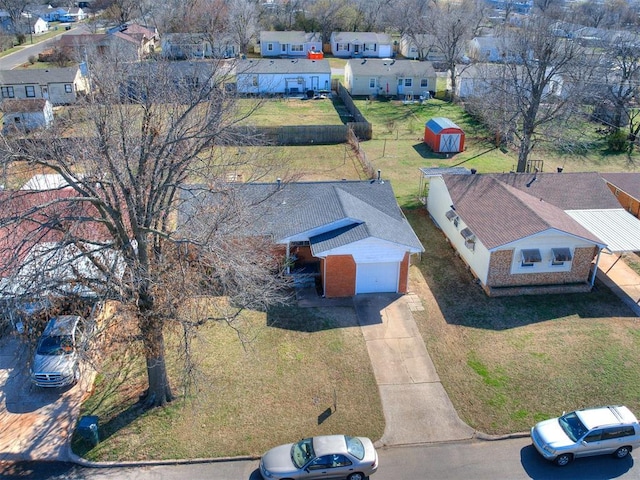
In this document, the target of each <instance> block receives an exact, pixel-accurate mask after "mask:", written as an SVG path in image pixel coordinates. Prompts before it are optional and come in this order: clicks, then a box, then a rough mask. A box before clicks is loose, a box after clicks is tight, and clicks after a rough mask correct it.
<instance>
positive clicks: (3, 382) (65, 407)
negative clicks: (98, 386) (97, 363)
mask: <svg viewBox="0 0 640 480" xmlns="http://www.w3.org/2000/svg"><path fill="white" fill-rule="evenodd" d="M28 364H29V348H28V346H27V344H26V343H25V342H24V341H23V340H22V339H21V338H20V337H19V336H18V335H17V334H15V333H14V334H10V335H7V336H6V337H4V338H2V339H0V462H5V461H17V460H62V461H64V460H69V458H70V457H69V441H70V438H69V436H70V435H71V433H72V432H73V428H74V426H75V423H76V421H77V417H78V414H79V411H80V405H81V404H82V399H83V396H84V394H85V393H86V391H87V385H91V380H92V379H91V378H90V377H92V375H86V374H84V372H83V375H82V380H81V381H80V382H79V383H78V384H77V385H75V386H73V387H70V388H69V387H67V388H52V389H41V388H38V387H35V386H33V385H32V384H31V381H30V379H29V366H28Z"/></svg>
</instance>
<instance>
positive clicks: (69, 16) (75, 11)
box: [60, 7, 87, 22]
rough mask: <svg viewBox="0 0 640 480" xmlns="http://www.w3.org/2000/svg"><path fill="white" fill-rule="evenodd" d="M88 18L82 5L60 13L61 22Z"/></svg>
mask: <svg viewBox="0 0 640 480" xmlns="http://www.w3.org/2000/svg"><path fill="white" fill-rule="evenodd" d="M86 18H87V14H86V12H85V11H84V10H83V9H82V8H80V7H71V8H67V9H66V11H65V13H64V14H62V15H60V21H61V22H79V21H81V20H84V19H86Z"/></svg>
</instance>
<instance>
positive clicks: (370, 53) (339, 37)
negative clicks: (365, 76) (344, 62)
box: [331, 32, 393, 58]
mask: <svg viewBox="0 0 640 480" xmlns="http://www.w3.org/2000/svg"><path fill="white" fill-rule="evenodd" d="M331 53H332V54H333V55H335V56H336V57H342V58H349V57H369V58H389V57H393V41H392V40H391V36H389V35H387V34H386V33H375V32H333V33H332V34H331Z"/></svg>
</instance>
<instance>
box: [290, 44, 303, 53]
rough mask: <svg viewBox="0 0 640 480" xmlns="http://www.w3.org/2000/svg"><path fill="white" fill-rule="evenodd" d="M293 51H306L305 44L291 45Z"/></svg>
mask: <svg viewBox="0 0 640 480" xmlns="http://www.w3.org/2000/svg"><path fill="white" fill-rule="evenodd" d="M291 51H292V52H304V46H303V45H302V44H298V45H291Z"/></svg>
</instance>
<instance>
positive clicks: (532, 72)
mask: <svg viewBox="0 0 640 480" xmlns="http://www.w3.org/2000/svg"><path fill="white" fill-rule="evenodd" d="M552 25H553V22H552V20H551V19H547V18H546V17H544V16H542V15H539V16H536V17H532V18H531V19H530V21H529V22H528V23H527V24H526V25H525V26H523V27H522V28H518V29H510V30H507V31H506V33H505V42H506V45H507V46H508V48H509V51H510V52H511V55H512V56H515V57H516V58H515V59H514V60H512V61H511V63H508V64H506V65H505V67H504V68H503V75H501V76H497V78H496V79H495V81H493V82H492V83H491V84H490V85H491V87H490V89H489V93H488V94H487V95H486V99H485V101H481V103H482V105H483V106H484V108H487V109H493V110H495V109H497V108H499V107H500V106H503V108H505V109H506V110H505V111H503V112H502V113H500V114H498V115H494V117H495V118H499V119H501V123H499V124H498V125H494V128H495V129H496V131H498V132H501V131H502V132H503V133H505V129H508V131H509V135H507V136H513V137H515V139H514V142H516V144H517V146H518V164H517V171H518V172H524V171H526V170H527V165H528V159H529V155H530V153H531V151H532V150H533V148H534V146H535V145H536V142H538V141H543V140H544V139H545V136H546V135H545V134H547V133H548V132H546V131H545V130H544V129H545V127H547V126H550V125H557V123H556V122H559V120H560V119H561V118H562V116H563V115H564V114H565V113H566V112H567V111H568V108H569V107H570V106H571V105H573V103H574V102H576V101H578V95H577V94H578V93H579V92H581V91H582V90H583V88H582V86H583V85H584V84H585V82H586V78H585V75H587V74H588V73H589V72H590V69H589V68H588V65H586V64H585V63H584V62H585V58H586V57H585V55H584V54H583V49H582V47H581V46H580V45H579V44H578V43H577V42H573V41H570V40H567V39H565V38H560V37H555V36H554V35H553V34H552V33H551V29H552ZM496 96H498V97H499V98H502V99H503V101H497V99H496Z"/></svg>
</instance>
